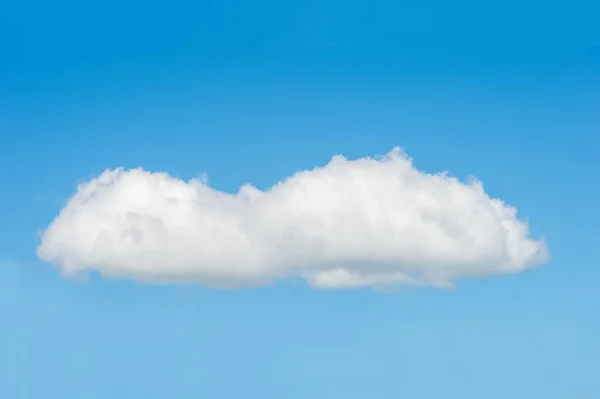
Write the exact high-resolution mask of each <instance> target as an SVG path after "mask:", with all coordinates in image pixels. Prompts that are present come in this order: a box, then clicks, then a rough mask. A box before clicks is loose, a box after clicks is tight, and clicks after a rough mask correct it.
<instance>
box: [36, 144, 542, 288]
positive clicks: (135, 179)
mask: <svg viewBox="0 0 600 399" xmlns="http://www.w3.org/2000/svg"><path fill="white" fill-rule="evenodd" d="M38 256H39V257H40V258H41V259H42V260H44V261H47V262H50V263H52V264H54V265H55V266H56V267H58V268H59V269H60V270H61V271H62V273H63V274H65V275H67V276H73V275H78V274H81V273H85V272H86V271H98V272H100V273H101V274H102V275H103V276H106V277H113V278H128V279H134V280H138V281H146V282H156V283H197V284H202V285H207V286H212V287H219V288H239V287H245V286H254V285H262V284H269V283H272V282H274V281H276V280H279V279H285V278H290V277H300V278H303V279H305V280H306V281H308V283H309V284H310V285H312V286H314V287H317V288H327V289H341V288H355V287H373V288H382V289H383V288H386V289H387V288H392V287H394V286H398V285H404V284H411V285H433V286H440V287H443V286H451V285H452V284H453V282H454V281H455V280H457V279H461V278H472V277H485V276H492V275H502V274H512V273H519V272H522V271H524V270H526V269H529V268H531V267H534V266H536V265H540V264H542V263H544V262H546V261H547V260H548V257H549V255H548V251H547V248H546V245H545V243H544V241H543V240H535V239H533V238H531V237H529V229H528V225H527V223H526V222H525V221H522V220H519V219H518V218H517V211H516V209H515V208H513V207H510V206H507V205H505V204H504V203H503V202H502V201H501V200H499V199H492V198H490V197H489V196H488V195H487V194H486V193H485V191H484V189H483V186H482V184H481V183H480V182H478V181H475V180H473V181H470V182H468V183H465V182H461V181H460V180H458V179H456V178H454V177H450V176H448V175H447V174H446V173H441V174H426V173H424V172H421V171H419V170H417V169H416V168H415V167H414V166H413V165H412V161H411V159H410V158H408V157H407V156H406V155H405V154H404V153H403V152H401V151H400V150H399V149H397V148H395V149H394V150H393V151H391V152H390V153H388V154H387V155H386V156H384V157H381V158H378V159H374V158H362V159H356V160H347V159H345V158H344V157H342V156H335V157H333V159H332V160H331V161H330V162H329V163H328V164H327V165H326V166H323V167H317V168H315V169H313V170H307V171H302V172H298V173H296V174H295V175H293V176H291V177H289V178H287V179H285V180H283V181H281V182H279V183H278V184H276V185H274V186H273V187H271V188H270V189H268V190H266V191H261V190H258V189H256V188H255V187H253V186H252V185H244V186H243V187H241V188H240V189H239V191H238V192H237V193H235V194H230V193H226V192H222V191H218V190H215V189H213V188H211V187H210V186H209V185H208V183H207V182H206V181H205V180H198V179H195V180H191V181H189V182H185V181H182V180H180V179H177V178H174V177H171V176H169V175H168V174H166V173H151V172H148V171H145V170H143V169H132V170H123V169H114V170H106V171H105V172H104V173H102V174H101V175H100V176H98V177H96V178H94V179H92V180H91V181H89V182H88V183H86V184H82V185H80V186H79V187H78V190H77V192H76V194H75V195H74V196H73V197H72V198H71V199H70V200H69V201H68V203H67V204H66V206H65V207H64V209H62V210H61V212H60V214H59V215H58V216H57V217H56V218H55V220H54V221H53V222H52V223H51V224H50V226H49V227H48V228H47V229H46V230H45V231H44V232H43V233H42V236H41V244H40V245H39V247H38Z"/></svg>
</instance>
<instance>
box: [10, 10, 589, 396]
mask: <svg viewBox="0 0 600 399" xmlns="http://www.w3.org/2000/svg"><path fill="white" fill-rule="evenodd" d="M2 8H3V12H2V13H0V14H1V16H0V192H1V193H2V194H3V195H1V196H0V265H1V266H0V320H2V321H1V323H0V326H1V327H0V397H7V398H15V399H17V398H40V397H47V398H109V397H115V398H132V399H135V398H148V399H153V398H164V397H177V398H198V397H203V396H209V397H211V396H212V397H224V398H237V397H240V396H242V395H243V396H248V397H252V398H254V397H256V398H279V397H287V398H315V397H324V398H364V397H376V398H399V397H400V398H402V397H411V398H461V399H465V398H481V397H485V398H489V399H495V398H503V399H504V398H507V397H510V398H526V397H527V398H531V397H540V398H542V397H543V398H548V399H554V398H556V399H558V398H575V397H581V395H583V394H587V395H589V396H588V397H589V398H594V397H600V384H599V382H598V369H600V361H599V360H598V359H600V338H599V337H600V319H599V318H598V316H597V309H598V308H599V306H600V292H599V290H598V287H599V286H600V271H599V270H598V267H597V263H598V259H599V258H600V246H598V245H597V243H598V240H599V238H600V236H599V233H598V231H599V230H598V225H599V224H600V212H598V209H597V203H598V200H597V198H598V195H599V192H598V188H597V186H598V184H597V182H598V181H599V178H600V167H599V166H598V162H597V160H596V155H597V154H598V151H599V150H600V142H599V139H598V131H599V129H600V113H599V109H600V108H599V107H600V94H599V93H600V90H599V89H600V47H599V46H600V29H598V27H597V24H596V23H595V20H596V17H595V16H597V15H598V13H600V9H599V8H598V6H597V5H595V4H593V2H591V1H579V0H576V1H570V2H550V3H549V2H541V1H540V2H538V1H527V2H524V3H522V2H516V1H508V2H504V3H502V4H500V3H498V4H487V3H486V4H484V3H482V2H469V1H459V2H453V3H444V2H440V1H439V0H429V1H425V2H423V1H421V2H413V3H409V2H388V1H372V2H342V1H302V2H296V1H293V2H240V1H236V0H228V1H209V2H196V3H192V2H189V3H186V2H179V1H172V2H168V3H164V4H161V3H153V2H137V1H127V2H125V3H123V4H121V3H120V2H116V1H112V0H109V1H105V2H102V3H82V2H68V1H62V0H58V1H55V2H52V3H47V2H46V3H44V2H37V1H21V2H16V1H11V0H9V2H8V3H5V4H3V7H2ZM394 146H400V147H402V148H403V149H404V150H405V151H406V152H407V153H408V155H409V156H410V157H412V158H413V159H414V163H415V165H416V167H417V168H418V169H420V170H424V171H427V172H431V173H435V172H440V171H443V170H448V171H449V172H450V173H451V174H453V175H454V176H457V177H459V178H460V179H465V178H467V177H468V176H469V175H474V176H476V177H477V178H478V179H480V180H482V181H483V183H484V188H485V190H486V192H487V193H488V194H489V195H490V196H492V197H498V198H501V199H502V200H504V201H506V202H507V203H508V204H510V205H513V206H515V207H516V208H517V209H518V211H519V215H520V217H522V218H525V219H527V220H528V221H529V223H530V229H531V232H532V235H533V236H534V237H538V238H539V237H542V236H543V237H544V238H545V240H546V242H547V243H548V247H549V248H550V251H551V256H552V258H551V261H550V262H549V263H548V264H546V265H543V266H541V267H539V268H535V269H533V270H530V271H527V272H525V273H519V274H514V275H509V276H499V277H490V278H485V279H480V280H464V281H459V282H458V284H457V286H456V288H455V289H451V290H443V289H436V288H430V287H424V288H414V287H410V288H402V289H400V290H398V291H397V292H395V293H392V294H389V293H381V292H378V291H374V290H371V289H368V288H362V289H354V290H331V291H330V290H318V289H312V288H310V287H308V286H307V285H306V284H302V283H300V284H295V283H293V282H289V281H287V282H281V283H278V284H275V285H272V286H266V287H264V286H263V287H255V288H252V289H243V290H231V291H223V290H218V289H214V288H209V287H203V286H198V285H185V286H181V285H169V284H164V285H147V284H142V283H139V282H134V281H131V280H130V279H103V278H101V277H99V276H98V275H92V276H91V277H90V278H89V280H88V281H78V280H77V279H67V278H64V277H62V276H61V274H60V273H59V272H58V271H57V270H56V269H54V268H52V267H50V266H49V265H48V264H46V263H44V262H42V261H40V260H39V259H38V257H37V256H36V248H37V246H38V245H39V243H40V236H39V234H40V231H41V230H43V229H45V228H46V227H47V226H48V225H49V223H50V222H51V221H52V220H53V219H54V218H55V217H56V216H57V214H58V212H59V211H60V210H61V208H63V207H64V206H65V203H66V201H68V200H69V198H70V197H71V196H72V195H73V194H74V192H75V189H76V186H77V184H80V183H85V182H87V181H89V180H90V179H91V178H92V177H93V176H97V175H98V174H100V173H101V172H102V171H103V170H104V169H106V168H115V167H120V166H123V167H125V168H134V167H138V166H141V167H143V168H144V169H145V170H149V171H153V172H168V173H169V174H170V175H171V176H175V177H179V178H182V179H185V180H187V179H191V178H194V177H197V176H199V175H200V174H202V173H206V174H207V175H208V176H209V179H210V184H211V186H212V187H214V188H216V189H218V190H222V191H227V192H236V191H237V189H238V188H239V187H240V186H241V185H243V184H245V183H248V182H251V183H253V184H254V185H255V186H256V187H257V188H259V189H263V190H264V189H267V188H268V187H270V186H272V185H273V184H275V183H277V182H278V181H280V180H281V179H283V178H285V177H286V176H290V175H291V174H293V173H294V172H296V171H297V170H305V169H312V168H314V167H315V166H317V165H324V164H326V163H327V162H328V161H329V160H330V159H331V157H332V156H333V155H335V154H343V155H345V156H346V157H348V158H357V157H366V156H373V155H376V154H385V153H387V152H389V151H390V150H391V149H392V148H393V147H394Z"/></svg>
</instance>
